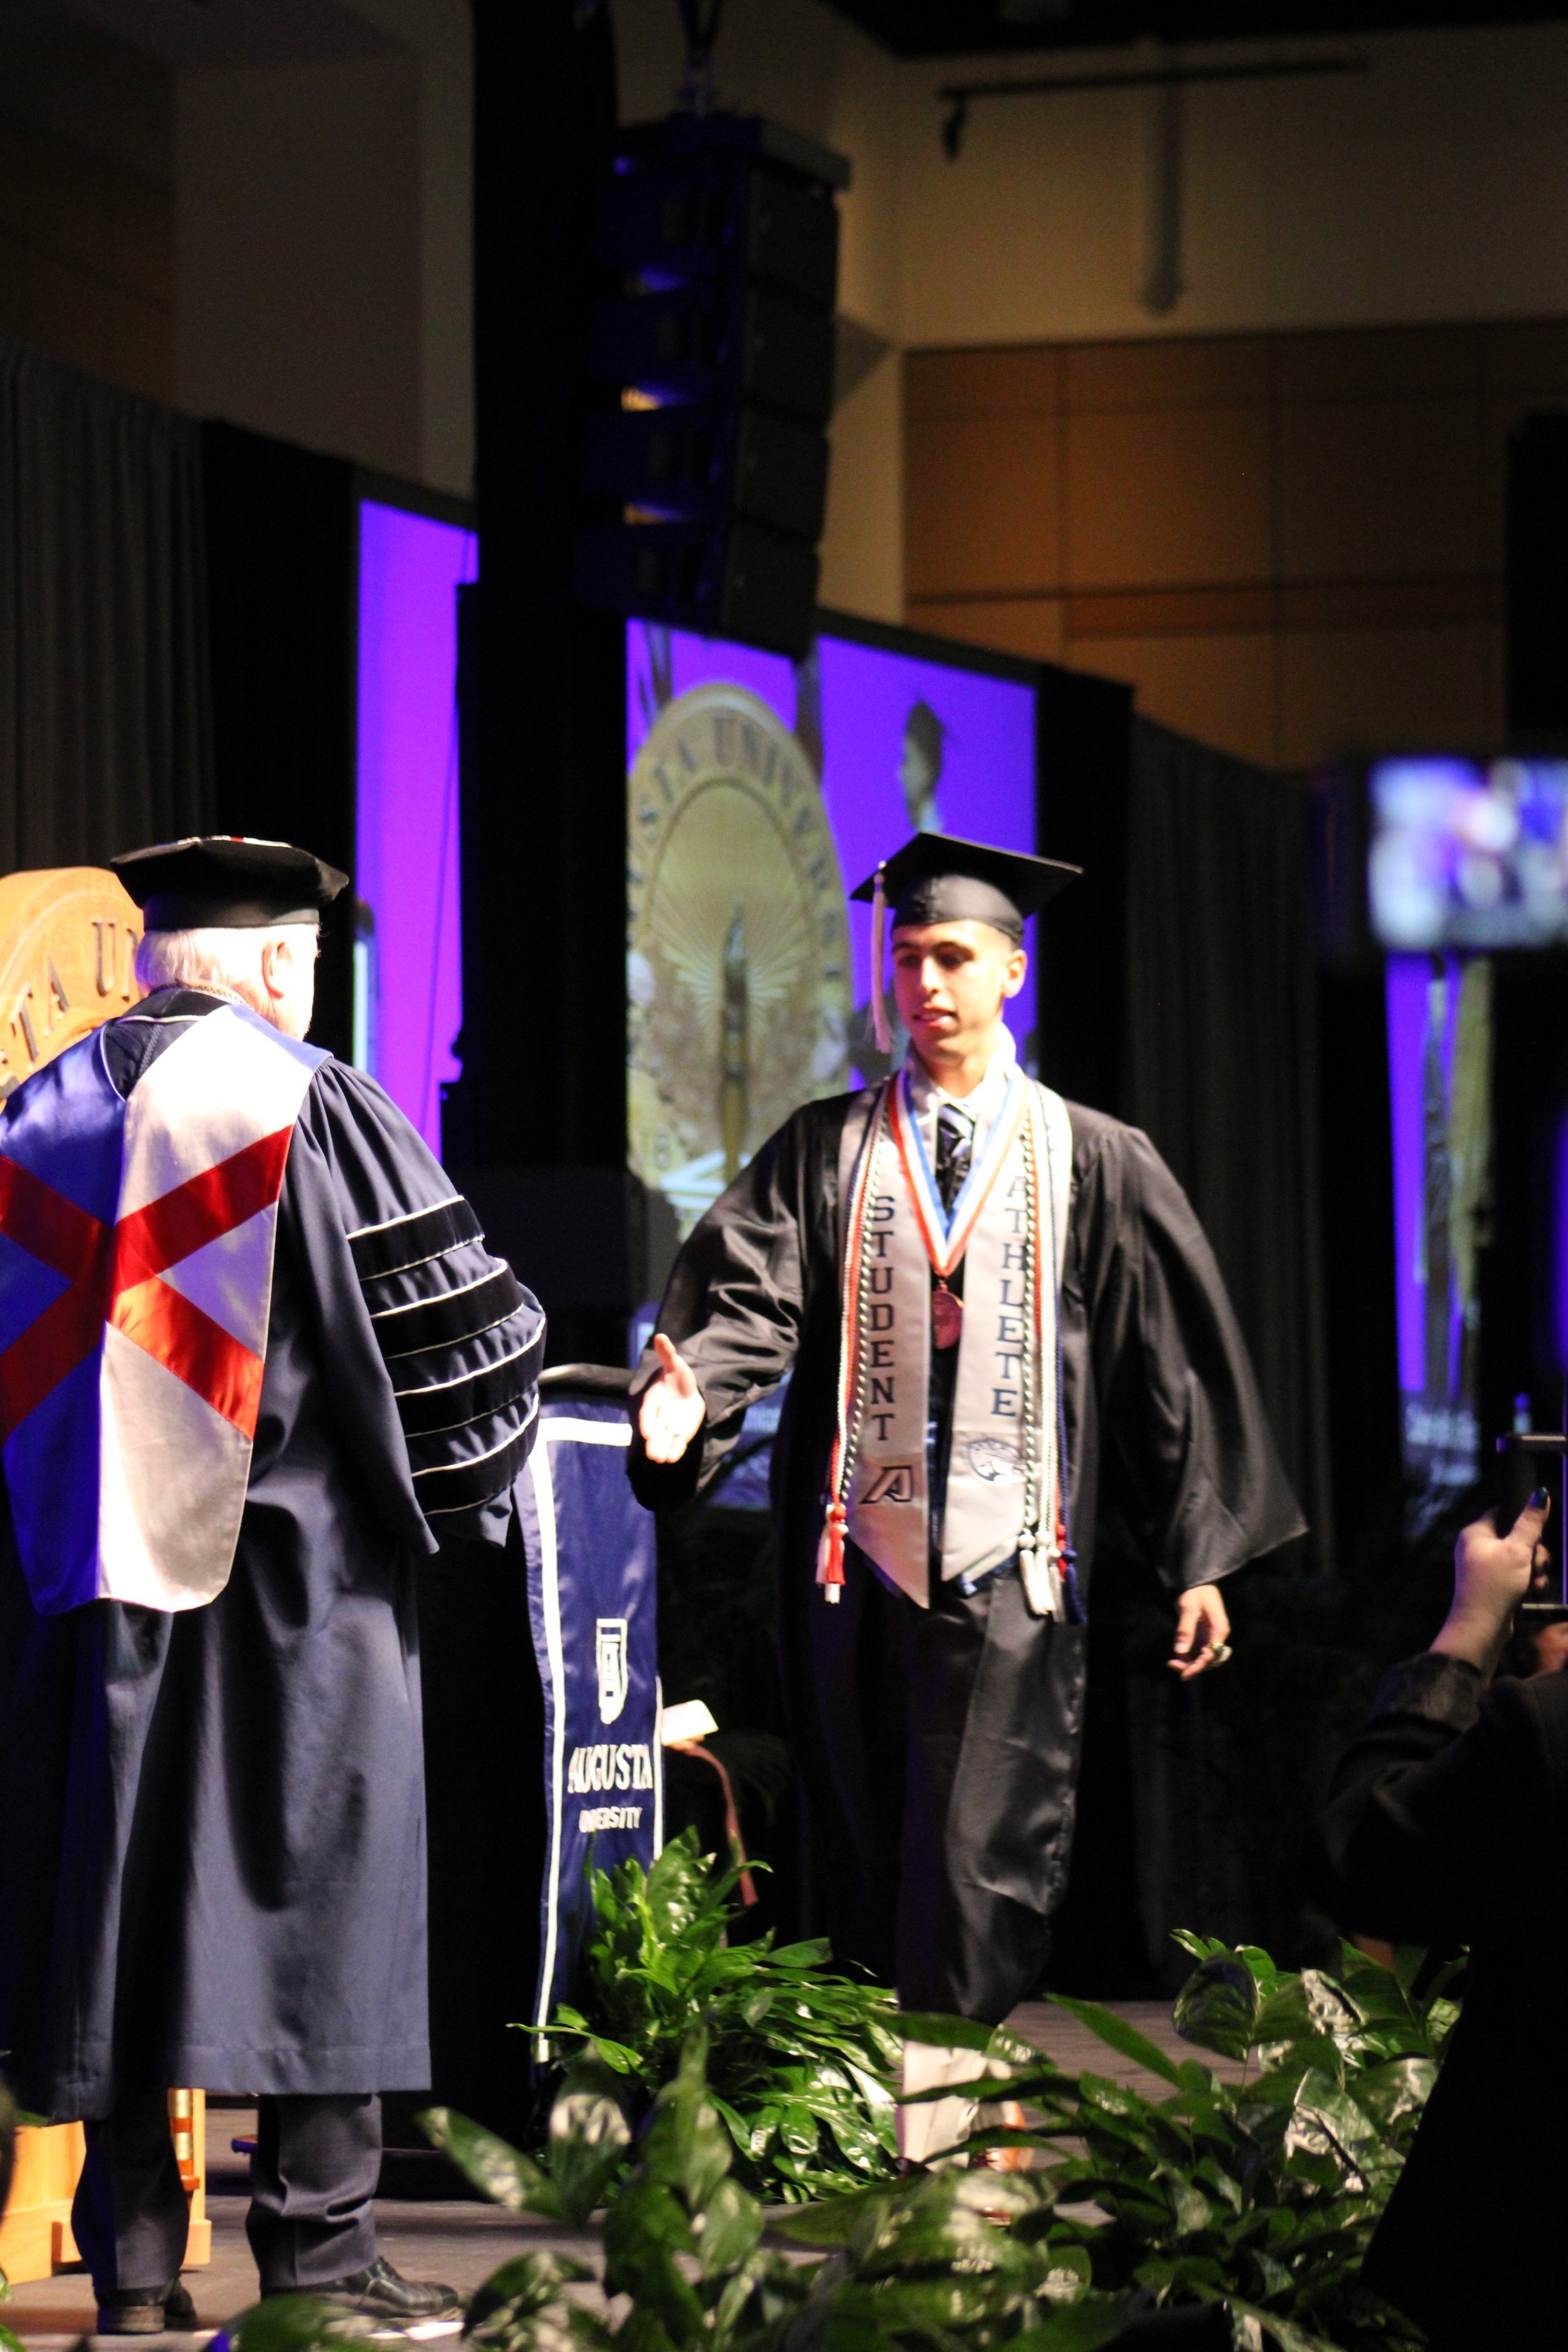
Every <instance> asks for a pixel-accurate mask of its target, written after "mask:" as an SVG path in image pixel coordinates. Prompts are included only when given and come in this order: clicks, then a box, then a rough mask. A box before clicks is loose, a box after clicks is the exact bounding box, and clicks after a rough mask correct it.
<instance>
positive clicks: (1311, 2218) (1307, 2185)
mask: <svg viewBox="0 0 1568 2352" xmlns="http://www.w3.org/2000/svg"><path fill="white" fill-rule="evenodd" d="M1181 1940H1182V1942H1183V1944H1184V1948H1186V1950H1187V1951H1188V1952H1189V1953H1191V1954H1192V1956H1193V1957H1194V1958H1195V1959H1196V1960H1197V1962H1198V1967H1197V1968H1196V1969H1195V1970H1194V1973H1193V1975H1192V1976H1191V1977H1190V1978H1189V1979H1188V1981H1187V1984H1186V1986H1185V1988H1184V1990H1183V1992H1182V1995H1181V1997H1180V1999H1179V2000H1178V2001H1177V2003H1176V2011H1175V2019H1176V2024H1177V2026H1178V2029H1179V2030H1180V2031H1181V2032H1182V2033H1183V2034H1184V2035H1185V2037H1186V2038H1187V2039H1188V2040H1190V2041H1192V2042H1195V2043H1197V2044H1198V2045H1200V2046H1201V2047H1204V2048H1206V2049H1209V2050H1212V2051H1214V2052H1215V2053H1217V2054H1219V2055H1221V2056H1224V2057H1226V2058H1228V2059H1230V2060H1232V2061H1237V2060H1239V2061H1242V2062H1244V2066H1245V2071H1244V2073H1243V2074H1242V2076H1241V2079H1240V2080H1239V2081H1238V2082H1227V2081H1226V2080H1225V2079H1223V2078H1222V2077H1221V2076H1219V2075H1218V2074H1215V2071H1214V2070H1213V2069H1212V2068H1210V2067H1208V2066H1205V2065H1203V2064H1202V2063H1199V2062H1198V2061H1196V2060H1194V2059H1187V2060H1176V2059H1173V2058H1172V2057H1171V2056H1170V2055H1169V2054H1168V2053H1166V2052H1165V2051H1163V2049H1161V2048H1160V2047H1159V2046H1158V2045H1157V2044H1156V2043H1154V2042H1152V2041H1150V2040H1149V2039H1148V2037H1147V2036H1146V2035H1144V2034H1142V2033H1141V2032H1139V2031H1138V2029H1137V2028H1136V2027H1135V2026H1133V2025H1131V2023H1130V2022H1129V2021H1127V2019H1125V2018H1123V2017H1121V2016H1119V2015H1117V2014H1116V2013H1115V2012H1114V2011H1110V2010H1106V2009H1103V2008H1101V2007H1100V2006H1099V2005H1098V2004H1097V2003H1095V2002H1092V2001H1082V2000H1067V1999H1065V1998H1062V1997H1058V2006H1059V2007H1060V2008H1062V2009H1064V2010H1066V2011H1068V2012H1069V2013H1070V2014H1071V2015H1072V2016H1074V2017H1076V2018H1078V2019H1079V2021H1080V2022H1081V2023H1082V2024H1084V2025H1086V2026H1088V2027H1089V2030H1090V2031H1091V2032H1094V2033H1095V2034H1097V2035H1098V2036H1099V2037H1100V2040H1101V2041H1102V2042H1105V2043H1107V2044H1108V2046H1109V2047H1110V2048H1111V2049H1113V2050H1115V2051H1116V2052H1118V2053H1120V2055H1121V2056H1122V2057H1123V2058H1128V2059H1131V2061H1132V2062H1133V2063H1134V2064H1136V2065H1137V2066H1139V2067H1141V2068H1142V2069H1143V2070H1144V2071H1145V2072H1146V2073H1147V2074H1152V2075H1153V2076H1154V2077H1156V2079H1157V2080H1159V2081H1161V2082H1163V2083H1164V2084H1166V2085H1168V2093H1167V2095H1165V2096H1164V2097H1163V2098H1152V2097H1144V2096H1143V2095H1141V2094H1140V2093H1138V2092H1137V2091H1135V2090H1133V2089H1131V2087H1130V2086H1129V2085H1128V2084H1126V2083H1124V2082H1115V2081H1112V2080H1111V2079H1110V2078H1109V2077H1107V2076H1104V2075H1100V2074H1095V2073H1093V2072H1091V2071H1086V2072H1084V2073H1083V2074H1079V2075H1077V2076H1068V2075H1065V2074H1061V2073H1060V2072H1059V2071H1058V2069H1057V2068H1056V2067H1055V2066H1054V2065H1052V2064H1051V2063H1049V2062H1048V2061H1047V2060H1044V2059H1042V2058H1041V2056H1040V2055H1039V2053H1037V2052H1033V2051H1031V2050H1029V2049H1027V2048H1026V2046H1025V2045H1021V2044H1019V2043H1018V2042H1016V2041H1015V2040H1013V2039H1012V2038H1011V2037H1007V2036H1004V2035H998V2034H988V2033H986V2032H985V2031H984V2028H980V2027H967V2028H966V2027H963V2026H962V2025H958V2024H956V2023H955V2021H953V2020H952V2019H951V2018H926V2019H910V2018H905V2019H903V2020H902V2021H901V2023H902V2025H903V2028H904V2031H905V2032H906V2033H907V2034H910V2036H911V2038H914V2039H920V2040H927V2041H933V2042H947V2043H950V2044H952V2045H954V2046H957V2047H960V2048H962V2047H965V2046H967V2047H970V2048H973V2050H974V2052H975V2053H976V2060H977V2072H976V2076H975V2079H974V2082H973V2085H972V2088H973V2092H974V2093H975V2095H979V2096H988V2097H991V2098H995V2097H996V2096H997V2095H999V2089H1000V2088H1001V2087H1002V2086H1004V2085H1005V2091H1006V2095H1009V2096H1011V2097H1013V2098H1016V2099H1020V2100H1023V2101H1025V2102H1026V2103H1028V2104H1029V2105H1033V2106H1034V2107H1035V2108H1036V2109H1037V2112H1038V2115H1039V2118H1040V2120H1039V2123H1038V2125H1037V2126H1036V2127H1034V2128H1031V2129H1029V2130H1026V2131H1023V2132H1013V2131H1008V2132H990V2133H985V2134H982V2135H980V2136H979V2137H978V2139H977V2141H976V2142H974V2143H972V2145H980V2146H984V2145H985V2144H987V2143H989V2144H991V2145H1006V2144H1014V2145H1023V2146H1026V2147H1032V2148H1034V2149H1035V2150H1036V2151H1037V2155H1039V2156H1041V2157H1043V2158H1044V2161H1045V2170H1044V2172H1043V2173H1042V2174H1040V2175H1037V2176H1034V2175H1032V2176H1029V2177H1030V2178H1037V2179H1041V2180H1042V2181H1043V2183H1044V2186H1045V2189H1046V2192H1047V2195H1048V2199H1049V2208H1050V2210H1049V2218H1048V2221H1046V2222H1044V2223H1043V2224H1042V2222H1041V2221H1039V2220H1038V2219H1037V2220H1034V2221H1026V2222H1025V2223H1024V2224H1022V2225H1021V2226H1022V2228H1023V2231H1024V2234H1026V2235H1032V2234H1034V2233H1036V2232H1037V2231H1038V2230H1040V2229H1041V2228H1042V2227H1043V2228H1044V2231H1045V2238H1046V2242H1047V2244H1048V2245H1049V2246H1050V2247H1051V2248H1052V2249H1053V2250H1054V2251H1055V2252H1056V2253H1057V2254H1058V2256H1059V2257H1060V2258H1061V2259H1063V2260H1067V2259H1068V2258H1069V2257H1074V2256H1075V2250H1076V2259H1077V2260H1078V2261H1079V2263H1081V2265H1082V2268H1083V2274H1084V2276H1085V2278H1086V2279H1087V2280H1088V2281H1089V2283H1090V2284H1092V2285H1093V2286H1094V2287H1095V2288H1097V2289H1101V2290H1105V2291H1107V2292H1121V2291H1125V2290H1127V2289H1129V2288H1132V2287H1138V2288H1142V2289H1143V2290H1145V2291H1146V2292H1148V2293H1149V2294H1152V2296H1153V2298H1154V2299H1155V2301H1156V2302H1158V2303H1161V2304H1163V2303H1192V2302H1204V2303H1215V2302H1217V2303H1223V2304H1224V2305H1226V2308H1227V2309H1228V2311H1229V2313H1230V2315H1231V2317H1232V2320H1233V2322H1235V2323H1236V2324H1237V2326H1238V2328H1240V2329H1243V2330H1250V2331H1252V2333H1251V2337H1250V2340H1251V2341H1252V2342H1254V2343H1257V2342H1259V2341H1261V2337H1262V2335H1263V2334H1267V2335H1268V2336H1272V2337H1273V2339H1274V2340H1275V2341H1276V2342H1277V2343H1278V2344H1279V2346H1280V2347H1282V2352H1313V2347H1318V2348H1319V2352H1321V2347H1329V2346H1333V2347H1353V2352H1362V2347H1367V2352H1371V2347H1380V2346H1381V2347H1394V2346H1396V2345H1398V2346H1405V2345H1415V2344H1418V2343H1419V2342H1420V2337H1419V2336H1418V2334H1417V2333H1416V2331H1415V2330H1414V2329H1413V2328H1412V2327H1411V2326H1409V2324H1408V2323H1407V2322H1406V2321H1405V2320H1404V2319H1403V2318H1402V2317H1401V2316H1400V2315H1399V2314H1397V2313H1396V2312H1394V2310H1393V2309H1392V2308H1391V2307H1390V2306H1389V2305H1386V2304H1384V2303H1383V2302H1382V2301H1381V2300H1380V2299H1379V2298H1378V2297H1376V2296H1374V2295H1373V2294H1371V2293H1370V2291H1369V2290H1368V2289H1366V2288H1365V2287H1363V2285H1362V2284H1361V2279H1360V2268H1361V2262H1362V2257H1363V2254H1364V2253H1365V2252H1366V2248H1367V2245H1368V2243H1369V2242H1370V2240H1371V2237H1372V2232H1373V2229H1374V2228H1375V2226H1376V2223H1377V2220H1378V2217H1379V2215H1380V2214H1381V2213H1382V2211H1383V2209H1384V2204H1385V2203H1386V2201H1387V2198H1388V2194H1389V2191H1390V2189H1392V2188H1393V2186H1394V2181H1395V2180H1396V2179H1398V2177H1399V2173H1400V2170H1401V2168H1402V2167H1403V2165H1404V2162H1405V2156H1406V2153H1407V2152H1408V2149H1409V2145H1410V2142H1411V2140H1412V2138H1413V2137H1414V2136H1415V2127H1416V2125H1417V2123H1418V2122H1419V2120H1420V2116H1421V2111H1422V2108H1423V2107H1424V2105H1425V2104H1426V2098H1427V2095H1428V2094H1429V2093H1430V2091H1431V2087H1432V2084H1433V2082H1434V2081H1435V2079H1436V2071H1437V2067H1438V2064H1439V2063H1440V2061H1441V2057H1442V2053H1443V2050H1444V2047H1445V2044H1446V2042H1447V2036H1448V2034H1449V2032H1450V2031H1451V2030H1452V2027H1453V2024H1454V2021H1455V2018H1456V2016H1457V2014H1458V2012H1457V2010H1456V2007H1455V2004H1454V2002H1453V2001H1452V2000H1450V1999H1449V1998H1448V1996H1447V1989H1446V1983H1445V1980H1443V1979H1439V1980H1438V1981H1437V1982H1436V1984H1434V1985H1433V1986H1432V1987H1431V1988H1430V1989H1429V1990H1426V1992H1425V1993H1422V1994H1420V1995H1418V1994H1417V1992H1416V1990H1415V1987H1416V1983H1417V1976H1416V1967H1417V1963H1418V1959H1419V1956H1418V1955H1412V1956H1411V1957H1410V1959H1409V1961H1408V1963H1407V1964H1405V1965H1402V1967H1401V1968H1400V1969H1398V1970H1396V1971H1390V1970H1389V1969H1384V1968H1383V1967H1382V1966H1380V1965H1379V1963H1378V1962H1376V1961H1375V1960H1372V1959H1369V1958H1366V1957H1365V1956H1364V1955H1363V1954H1362V1953H1360V1952H1358V1951H1356V1950H1355V1949H1354V1948H1352V1947H1348V1946H1347V1947H1346V1948H1345V1951H1344V1955H1343V1961H1342V1969H1341V1971H1340V1973H1339V1974H1338V1975H1337V1976H1335V1975H1331V1974H1330V1973H1329V1972H1327V1971H1326V1970H1322V1969H1306V1970H1304V1971H1302V1972H1301V1973H1300V1975H1294V1974H1287V1973H1285V1972H1284V1971H1281V1970H1279V1969H1276V1968H1275V1966H1274V1963H1273V1961H1272V1960H1271V1959H1270V1958H1269V1957H1268V1954H1267V1953H1266V1952H1262V1951H1258V1950H1257V1949H1255V1948H1246V1947H1244V1948H1240V1949H1237V1950H1232V1949H1230V1948H1227V1947H1226V1946H1224V1945H1221V1944H1216V1943H1214V1942H1211V1941H1209V1940H1207V1939H1205V1938H1202V1937H1191V1936H1186V1937H1183V1938H1182V1939H1181ZM981 2063H984V2073H982V2072H981V2071H980V2066H981ZM998 2078H1000V2084H999V2080H998ZM1085 2208H1088V2209H1089V2210H1085ZM785 2226H786V2227H789V2226H792V2225H788V2224H786V2225H785ZM794 2226H795V2230H796V2233H797V2234H799V2235H801V2236H803V2237H805V2238H807V2239H808V2241H809V2242H812V2243H816V2244H823V2243H825V2242H830V2240H829V2239H828V2238H826V2237H825V2236H824V2234H823V2232H824V2230H825V2229H826V2230H827V2231H835V2230H837V2231H839V2232H840V2233H842V2232H843V2231H846V2230H847V2231H850V2232H853V2231H854V2229H855V2228H857V2227H858V2217H857V2216H856V2215H855V2214H853V2213H852V2212H849V2211H847V2210H846V2209H843V2208H840V2209H839V2210H838V2213H837V2216H836V2214H835V2209H833V2208H832V2207H828V2208H824V2209H819V2210H817V2211H816V2212H815V2213H811V2214H807V2215H805V2216H803V2217H801V2220H800V2221H799V2223H798V2224H797V2225H794ZM1238 2340H1241V2341H1247V2340H1248V2339H1247V2336H1246V2335H1243V2336H1240V2337H1239V2338H1238Z"/></svg>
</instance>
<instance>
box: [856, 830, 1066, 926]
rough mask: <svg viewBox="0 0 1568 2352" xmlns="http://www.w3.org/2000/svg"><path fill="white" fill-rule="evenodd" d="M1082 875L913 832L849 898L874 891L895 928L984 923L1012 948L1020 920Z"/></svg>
mask: <svg viewBox="0 0 1568 2352" xmlns="http://www.w3.org/2000/svg"><path fill="white" fill-rule="evenodd" d="M1082 871H1083V869H1082V867H1081V866H1063V865H1061V864H1059V863H1058V860H1057V859H1056V858H1054V857H1026V856H1024V855H1023V854H1022V853H1021V852H1020V851H1018V850H1016V849H993V848H992V847H991V845H990V844H989V843H988V842H984V841H958V840H955V839H954V837H953V835H952V834H950V833H917V834H916V835H915V836H914V838H913V840H912V841H906V842H905V844H904V845H903V847H902V848H901V849H898V850H895V851H894V853H893V855H892V856H891V857H889V858H888V859H887V860H886V861H885V863H884V864H882V865H881V866H879V867H878V868H877V871H876V873H875V874H871V875H868V877H867V878H866V880H865V881H864V882H862V883H861V885H860V887H859V888H858V890H854V891H851V893H850V896H851V897H852V898H869V899H871V900H873V901H874V900H875V899H876V898H877V897H878V894H879V891H880V895H881V897H882V898H883V899H884V900H885V901H886V903H887V904H888V905H889V907H890V908H892V911H893V927H894V929H898V927H899V925H900V923H962V922H965V921H968V922H977V923H990V924H992V925H993V926H994V928H995V929H997V930H999V931H1005V933H1006V935H1007V937H1008V938H1009V939H1010V940H1012V941H1013V943H1014V945H1015V946H1017V945H1018V944H1019V942H1020V941H1021V940H1022V939H1023V936H1024V918H1025V916H1026V915H1035V914H1037V913H1038V912H1039V910H1040V908H1042V907H1047V906H1048V905H1049V904H1050V902H1051V900H1052V899H1053V898H1055V897H1056V896H1057V893H1058V891H1060V890H1065V889H1066V888H1067V886H1068V883H1069V882H1076V881H1077V880H1078V879H1079V875H1080V874H1081V873H1082Z"/></svg>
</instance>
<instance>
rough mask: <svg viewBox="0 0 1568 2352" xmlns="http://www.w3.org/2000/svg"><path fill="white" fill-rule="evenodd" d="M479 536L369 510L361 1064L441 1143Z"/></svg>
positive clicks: (360, 827) (363, 606)
mask: <svg viewBox="0 0 1568 2352" xmlns="http://www.w3.org/2000/svg"><path fill="white" fill-rule="evenodd" d="M478 571H479V541H478V540H477V539H476V537H475V535H474V533H473V532H472V531H469V530H462V529H461V528H460V527H459V526H458V525H457V524H455V523H449V522H439V521H437V520H434V519H433V518H432V517H430V516H428V515H419V514H409V513H407V512H405V510H404V509H402V508H399V507H390V506H384V505H382V504H381V503H379V502H378V501H375V500H372V499H365V500H364V501H363V504H362V506H361V508H360V588H359V736H358V799H357V808H356V818H355V873H354V882H355V888H356V891H357V894H358V902H359V903H358V908H357V910H356V914H357V919H356V930H355V943H354V1054H353V1058H354V1063H355V1066H357V1067H358V1068H360V1069H363V1070H368V1071H369V1072H370V1073H371V1075H372V1076H374V1077H376V1078H378V1079H379V1080H380V1081H381V1084H382V1085H383V1086H384V1087H385V1088H386V1091H387V1093H388V1094H389V1095H390V1096H391V1097H392V1098H393V1100H394V1102H395V1103H396V1104H397V1106H398V1108H400V1109H401V1110H403V1111H404V1112H405V1113H406V1115H407V1116H408V1118H411V1119H412V1120H413V1122H414V1124H415V1126H416V1128H418V1129H419V1131H420V1133H421V1134H422V1135H423V1136H424V1138H425V1140H426V1143H427V1144H428V1145H429V1146H430V1149H431V1150H432V1151H436V1152H439V1150H440V1148H441V1084H442V1081H443V1080H444V1079H447V1078H455V1077H456V1076H458V1062H457V1060H456V1058H455V1056H454V1055H453V1052H452V1045H453V1040H454V1039H455V1038H456V1036H457V1034H458V1029H459V1027H460V1026H461V1024H462V1017H463V999H462V934H461V929H460V914H459V899H458V587H459V585H460V584H461V583H464V582H466V581H470V580H473V579H475V578H476V577H477V576H478Z"/></svg>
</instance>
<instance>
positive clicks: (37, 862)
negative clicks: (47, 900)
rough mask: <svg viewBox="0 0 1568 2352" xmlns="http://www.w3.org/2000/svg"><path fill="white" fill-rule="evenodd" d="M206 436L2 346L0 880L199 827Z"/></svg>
mask: <svg viewBox="0 0 1568 2352" xmlns="http://www.w3.org/2000/svg"><path fill="white" fill-rule="evenodd" d="M201 518H202V485H201V437H200V428H199V427H198V426H196V425H193V424H191V423H190V422H189V421H188V420H187V419H185V418H184V417H181V416H177V415H175V414H174V411H173V410H172V409H167V408H163V407H160V406H159V405H158V404H157V403H155V402H153V401H150V400H139V399H137V398H136V397H135V396H134V395H133V394H130V393H126V392H121V391H119V390H117V389H116V388H115V387H114V386H113V385H111V384H106V383H97V382H96V381H94V379H93V378H91V377H90V376H84V375H79V374H78V373H76V371H75V370H74V369H71V368H68V367H63V366H61V365H60V364H59V362H58V361H55V360H51V359H47V358H46V357H45V356H44V355H43V354H42V353H41V352H35V351H31V350H29V349H28V348H27V347H26V345H25V344H22V343H17V342H14V341H9V340H8V339H4V338H0V871H4V872H11V871H14V870H15V869H16V868H17V867H23V866H99V865H102V864H103V862H104V861H105V859H107V858H108V857H110V856H112V855H113V854H114V853H115V852H116V851H117V850H121V849H131V848H134V847H135V846H137V845H139V844H140V843H142V842H148V841H166V840H169V839H171V838H172V837H176V836H178V835H181V834H186V833H201V832H206V831H208V830H209V829H210V827H211V825H212V823H213V817H214V808H215V801H214V784H213V760H212V736H211V725H210V719H209V707H208V698H207V690H206V679H207V666H206V609H205V551H204V546H203V537H202V520H201Z"/></svg>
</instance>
